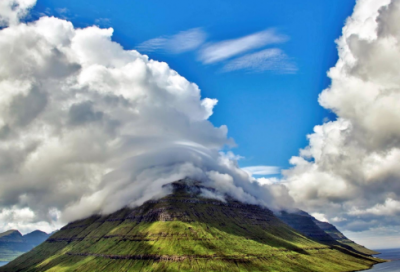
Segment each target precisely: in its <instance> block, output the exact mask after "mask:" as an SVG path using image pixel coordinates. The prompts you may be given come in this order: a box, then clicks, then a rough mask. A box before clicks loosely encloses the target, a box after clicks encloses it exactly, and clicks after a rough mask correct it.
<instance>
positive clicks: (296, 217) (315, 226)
mask: <svg viewBox="0 0 400 272" xmlns="http://www.w3.org/2000/svg"><path fill="white" fill-rule="evenodd" d="M278 217H279V218H280V219H281V220H282V221H283V222H285V223H286V224H288V225H289V226H291V227H292V228H294V229H295V230H297V231H299V232H301V233H303V234H304V235H306V236H307V237H309V238H311V239H313V240H315V241H318V242H321V243H324V244H328V245H338V246H341V247H344V248H347V249H349V250H352V251H354V252H356V253H361V254H364V255H373V254H378V252H376V251H373V250H370V249H367V248H365V247H364V246H361V245H359V244H357V243H355V242H354V241H351V240H350V239H348V238H347V237H346V236H345V235H344V234H343V233H341V232H340V231H339V230H338V229H337V228H336V227H335V226H334V225H332V224H330V223H328V222H321V221H319V220H317V219H316V218H314V217H313V216H311V215H310V214H308V213H306V212H304V211H301V210H299V211H296V212H291V213H289V212H282V213H281V214H279V215H278Z"/></svg>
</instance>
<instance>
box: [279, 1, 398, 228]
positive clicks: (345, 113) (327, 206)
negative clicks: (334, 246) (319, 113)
mask: <svg viewBox="0 0 400 272" xmlns="http://www.w3.org/2000/svg"><path fill="white" fill-rule="evenodd" d="M399 25H400V1H399V0H382V1H374V0H359V1H358V2H357V4H356V6H355V9H354V13H353V15H352V16H351V17H350V18H349V19H348V20H347V22H346V25H345V27H344V28H343V34H342V36H341V38H340V39H339V40H338V41H337V44H338V50H339V60H338V62H337V64H336V66H335V67H333V68H332V69H331V70H330V71H329V74H328V75H329V77H330V78H331V79H332V84H331V86H330V87H329V88H328V89H326V90H324V91H323V92H322V93H321V94H320V96H319V103H320V104H321V105H322V106H323V107H325V108H326V109H329V110H331V111H333V112H334V113H335V114H336V115H337V117H338V118H337V120H336V121H331V122H327V123H324V124H323V125H319V126H316V127H315V128H314V133H313V134H311V135H309V136H308V139H309V145H308V146H307V147H306V148H305V149H303V150H301V152H300V155H299V156H297V157H293V158H292V159H291V160H290V162H291V163H292V164H293V168H292V169H290V170H287V171H284V174H285V182H286V184H287V186H288V188H289V190H290V194H291V195H292V196H293V197H294V198H295V200H296V201H297V202H298V203H299V205H300V204H301V205H303V208H305V209H306V210H309V211H312V212H316V213H321V214H324V215H325V216H326V217H327V218H328V219H332V218H341V220H339V221H338V224H339V225H340V226H341V227H342V228H343V229H348V230H352V231H363V230H366V229H369V228H371V227H373V226H374V227H377V226H398V225H399V224H400V217H399V215H400V210H399V209H398V208H397V206H398V203H399V201H400V168H399V161H400V107H399V105H400V76H399V70H400V28H399ZM389 215H390V216H389Z"/></svg>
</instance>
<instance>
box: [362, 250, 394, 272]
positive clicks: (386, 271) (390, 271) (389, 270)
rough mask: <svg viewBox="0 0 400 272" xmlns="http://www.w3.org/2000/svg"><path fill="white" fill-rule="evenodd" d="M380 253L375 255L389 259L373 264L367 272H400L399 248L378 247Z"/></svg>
mask: <svg viewBox="0 0 400 272" xmlns="http://www.w3.org/2000/svg"><path fill="white" fill-rule="evenodd" d="M376 251H378V252H380V253H381V254H379V255H375V256H376V257H378V258H381V259H385V260H390V262H387V263H380V264H376V265H374V266H373V267H372V268H371V269H369V270H365V271H368V272H377V271H379V272H400V248H395V249H378V250H376Z"/></svg>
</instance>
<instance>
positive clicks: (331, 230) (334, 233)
mask: <svg viewBox="0 0 400 272" xmlns="http://www.w3.org/2000/svg"><path fill="white" fill-rule="evenodd" d="M314 222H315V223H316V225H317V226H318V227H320V228H321V229H322V230H324V231H325V232H326V233H327V234H329V235H330V236H331V237H332V238H333V239H335V241H337V242H339V243H340V244H342V245H343V246H345V247H350V248H352V249H353V250H355V251H357V252H360V253H363V254H366V255H374V254H379V252H376V251H374V250H371V249H368V248H366V247H364V246H362V245H359V244H357V243H356V242H354V241H352V240H350V239H349V238H347V237H346V236H345V235H344V234H343V233H341V232H340V231H339V230H338V229H337V228H336V227H335V226H334V225H332V224H329V223H328V222H321V221H318V220H317V219H315V218H314Z"/></svg>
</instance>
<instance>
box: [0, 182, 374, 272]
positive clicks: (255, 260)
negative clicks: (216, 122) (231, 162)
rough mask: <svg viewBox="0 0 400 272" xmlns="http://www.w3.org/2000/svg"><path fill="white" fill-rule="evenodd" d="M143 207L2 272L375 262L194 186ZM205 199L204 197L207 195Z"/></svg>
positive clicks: (70, 230)
mask: <svg viewBox="0 0 400 272" xmlns="http://www.w3.org/2000/svg"><path fill="white" fill-rule="evenodd" d="M167 187H168V188H169V189H170V190H171V191H172V193H171V194H170V195H168V196H166V197H164V198H161V199H159V200H151V201H148V202H146V203H144V204H143V205H141V206H140V207H136V208H124V209H121V210H119V211H117V212H115V213H112V214H109V215H95V216H91V217H89V218H86V219H82V220H78V221H75V222H72V223H70V224H68V225H67V226H65V227H63V228H62V229H61V230H59V231H58V232H56V233H54V234H53V235H52V236H51V237H50V238H49V239H47V240H46V241H45V242H44V243H42V244H41V245H39V246H38V247H36V248H34V249H33V250H31V251H30V252H28V253H26V254H23V255H22V256H20V257H18V258H17V259H15V260H14V261H12V262H10V263H9V264H8V265H6V266H4V267H1V268H0V271H20V272H23V271H30V272H33V271H35V272H38V271H63V272H67V271H239V270H240V271H296V272H297V271H324V272H329V271H355V270H361V269H367V268H369V267H370V266H371V265H373V264H375V263H377V262H379V259H375V258H372V257H369V256H364V255H361V254H357V253H354V252H352V251H350V250H348V249H346V248H343V247H340V246H337V245H327V244H323V243H320V242H317V241H315V240H313V239H310V238H308V237H306V236H305V235H304V234H302V233H300V232H298V231H296V230H294V229H293V228H291V227H290V226H288V225H287V224H285V223H284V222H282V221H281V220H280V219H278V218H277V217H276V216H275V215H274V214H273V212H271V211H270V210H268V209H266V208H263V207H260V206H256V205H249V204H244V203H241V202H238V201H235V200H233V199H229V198H228V199H227V200H226V201H225V202H224V201H221V200H218V199H210V198H206V197H204V196H205V195H211V194H212V193H213V192H214V189H212V188H207V187H204V186H203V185H202V184H201V183H199V182H195V181H191V180H187V179H185V180H180V181H178V182H174V183H172V184H169V185H167ZM205 192H208V193H207V194H206V193H205Z"/></svg>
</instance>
